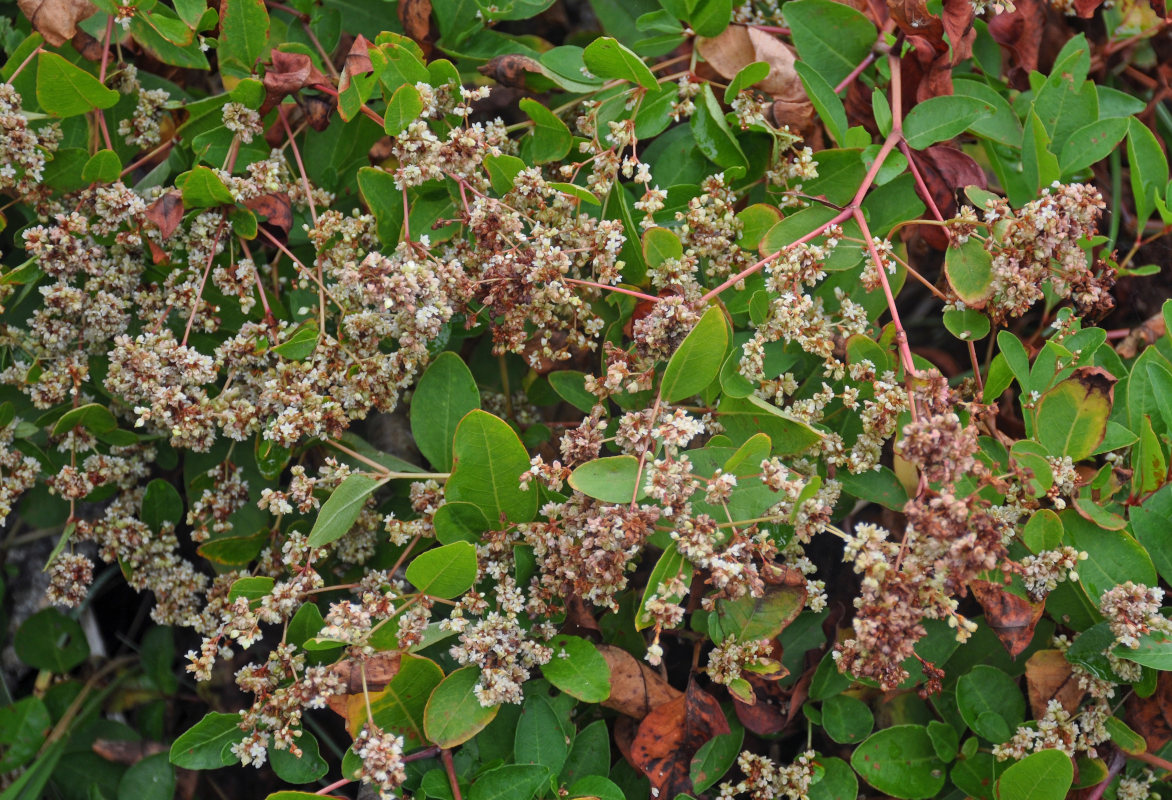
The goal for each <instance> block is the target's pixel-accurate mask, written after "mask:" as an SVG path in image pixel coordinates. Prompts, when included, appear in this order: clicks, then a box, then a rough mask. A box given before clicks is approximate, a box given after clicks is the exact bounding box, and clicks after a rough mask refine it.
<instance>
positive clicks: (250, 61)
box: [217, 0, 269, 74]
mask: <svg viewBox="0 0 1172 800" xmlns="http://www.w3.org/2000/svg"><path fill="white" fill-rule="evenodd" d="M220 14H221V18H220V46H219V49H218V50H217V55H219V57H220V69H221V71H223V70H224V68H225V66H229V65H230V66H231V68H232V73H233V74H240V73H242V74H248V73H251V72H252V71H253V65H254V64H255V63H256V61H257V59H258V58H260V56H261V54H262V53H264V51H265V48H266V47H268V41H269V12H268V9H267V8H265V4H264V0H224V2H223V4H221V6H220Z"/></svg>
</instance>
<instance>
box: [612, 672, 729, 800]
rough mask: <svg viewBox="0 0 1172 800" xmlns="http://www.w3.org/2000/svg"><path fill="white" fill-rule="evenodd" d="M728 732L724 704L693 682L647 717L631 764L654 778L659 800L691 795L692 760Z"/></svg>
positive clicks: (632, 752) (653, 782) (638, 735)
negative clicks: (715, 738)
mask: <svg viewBox="0 0 1172 800" xmlns="http://www.w3.org/2000/svg"><path fill="white" fill-rule="evenodd" d="M728 732H729V727H728V720H726V719H725V718H724V712H723V711H721V710H720V703H718V702H717V701H716V698H715V697H713V696H712V695H710V694H708V693H707V692H705V691H704V690H703V689H701V688H700V687H699V686H697V685H696V682H695V681H692V682H690V683H689V684H688V691H687V692H686V693H685V694H684V696H683V697H680V698H677V699H675V700H673V701H672V702H670V703H667V704H665V705H662V706H660V707H659V708H657V709H655V710H654V711H652V712H651V713H650V714H648V715H647V716H646V717H644V718H643V722H641V723H640V724H639V732H638V733H637V734H636V735H635V740H634V741H633V742H632V743H631V761H632V763H633V764H634V765H635V766H636V767H638V768H639V769H640V770H642V771H643V774H644V775H646V776H647V777H648V778H649V779H650V781H651V786H652V793H653V794H654V796H655V797H675V796H676V795H678V794H687V793H690V792H691V791H692V776H691V765H692V757H693V756H694V755H696V751H697V750H699V749H700V747H701V746H702V745H703V744H704V743H705V742H707V741H708V740H710V739H712V737H714V736H717V735H719V734H722V733H728Z"/></svg>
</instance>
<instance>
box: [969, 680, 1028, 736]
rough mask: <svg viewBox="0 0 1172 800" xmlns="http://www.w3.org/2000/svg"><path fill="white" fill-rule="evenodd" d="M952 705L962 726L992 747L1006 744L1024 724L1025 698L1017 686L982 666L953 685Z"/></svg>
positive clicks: (1012, 681)
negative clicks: (967, 727)
mask: <svg viewBox="0 0 1172 800" xmlns="http://www.w3.org/2000/svg"><path fill="white" fill-rule="evenodd" d="M956 705H957V706H958V707H959V709H960V715H961V717H962V718H963V719H964V721H965V724H967V725H968V726H969V727H970V728H972V729H973V731H975V732H976V733H977V734H978V735H979V736H981V737H982V738H985V739H988V740H989V741H991V742H993V743H994V744H1001V743H1002V742H1004V741H1007V740H1008V739H1009V738H1010V737H1011V736H1013V732H1014V731H1015V730H1017V726H1018V725H1020V724H1021V723H1022V722H1023V721H1024V720H1025V707H1026V704H1025V698H1024V697H1022V694H1021V690H1020V689H1018V688H1017V683H1016V682H1015V681H1014V680H1013V679H1012V678H1010V677H1009V676H1008V675H1006V674H1005V673H1004V672H1002V671H1001V670H999V669H997V668H996V667H991V666H988V665H984V664H981V665H978V666H975V667H973V668H972V670H970V671H969V672H968V673H967V674H965V675H962V676H961V678H960V680H959V681H957V684H956Z"/></svg>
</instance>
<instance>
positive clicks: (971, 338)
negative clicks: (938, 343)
mask: <svg viewBox="0 0 1172 800" xmlns="http://www.w3.org/2000/svg"><path fill="white" fill-rule="evenodd" d="M944 327H945V328H947V329H948V332H949V333H951V334H952V335H953V336H955V337H956V338H957V339H960V340H961V341H965V342H978V341H980V340H981V339H984V338H985V337H986V336H988V335H989V330H990V325H989V318H988V317H986V316H985V315H984V314H982V313H981V312H980V311H977V310H975V309H972V308H965V309H957V308H950V309H948V310H947V311H945V312H944Z"/></svg>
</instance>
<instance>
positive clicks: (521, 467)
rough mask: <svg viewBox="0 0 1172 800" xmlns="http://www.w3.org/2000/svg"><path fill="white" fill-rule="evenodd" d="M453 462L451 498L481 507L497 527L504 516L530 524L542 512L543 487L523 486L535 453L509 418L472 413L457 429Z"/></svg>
mask: <svg viewBox="0 0 1172 800" xmlns="http://www.w3.org/2000/svg"><path fill="white" fill-rule="evenodd" d="M452 461H453V463H452V476H451V477H450V478H448V481H447V484H446V485H445V486H444V497H445V498H446V499H448V500H456V501H462V502H467V503H471V504H472V505H474V506H477V507H478V508H479V509H480V510H481V511H483V512H484V516H485V517H487V518H488V521H489V523H491V524H492V526H493V527H496V526H498V525H500V524H501V517H502V515H503V516H504V517H505V519H507V520H508V521H509V522H529V521H530V520H532V519H533V517H534V516H535V515H536V514H537V495H538V493H537V491H536V490H535V489H530V490H528V491H526V490H524V489H522V488H521V486H520V477H521V473H522V472H525V471H526V470H528V469H529V454H528V453H527V452H526V451H525V446H524V445H523V444H521V440H520V439H518V438H517V434H516V433H515V432H514V431H513V429H512V428H510V427H509V426H508V423H506V422H505V421H504V420H502V419H500V418H499V417H494V416H493V415H492V414H489V413H487V412H485V411H470V412H468V414H466V415H465V416H464V418H463V419H462V420H460V424H459V425H458V426H457V427H456V435H455V438H454V441H453V445H452Z"/></svg>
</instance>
